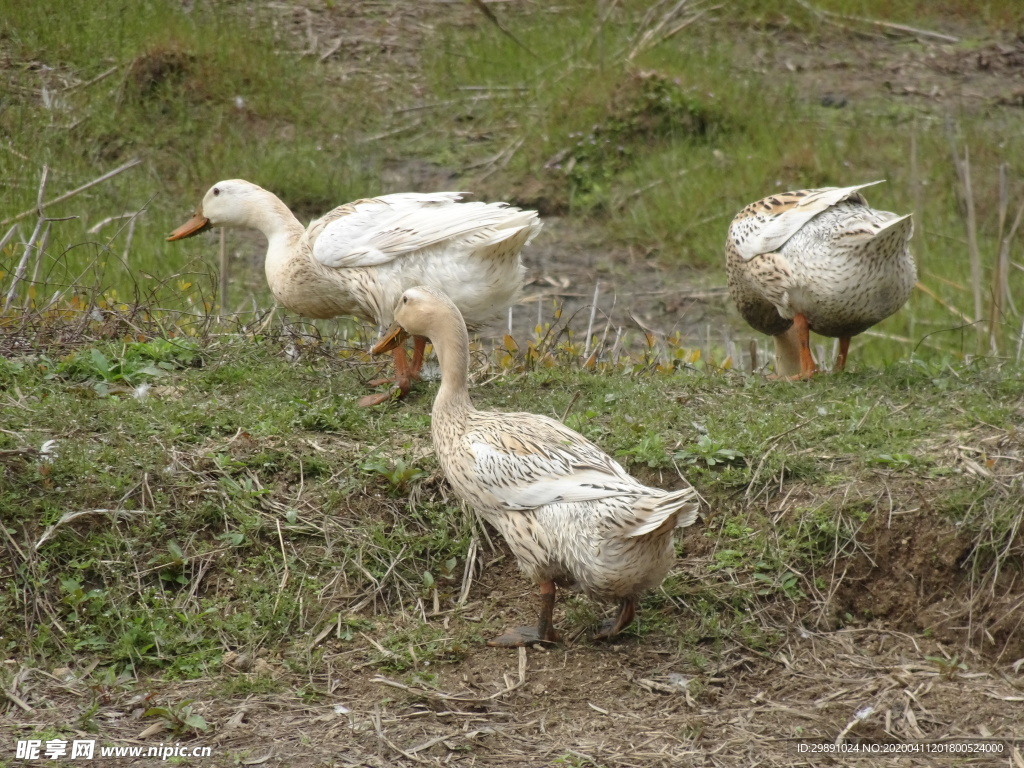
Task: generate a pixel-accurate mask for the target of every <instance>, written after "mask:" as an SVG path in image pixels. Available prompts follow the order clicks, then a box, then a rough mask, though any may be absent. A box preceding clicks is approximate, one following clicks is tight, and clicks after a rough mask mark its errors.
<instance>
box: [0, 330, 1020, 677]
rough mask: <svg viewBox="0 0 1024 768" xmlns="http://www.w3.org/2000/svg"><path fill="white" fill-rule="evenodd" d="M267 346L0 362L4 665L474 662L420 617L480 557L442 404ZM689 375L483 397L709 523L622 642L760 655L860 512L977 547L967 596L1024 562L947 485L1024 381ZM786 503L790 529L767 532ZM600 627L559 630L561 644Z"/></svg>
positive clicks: (1009, 538) (508, 378)
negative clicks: (456, 490) (326, 637)
mask: <svg viewBox="0 0 1024 768" xmlns="http://www.w3.org/2000/svg"><path fill="white" fill-rule="evenodd" d="M281 343H283V342H277V341H274V340H270V339H268V340H264V341H262V342H261V341H257V340H252V339H245V338H232V337H221V338H218V339H211V340H209V341H200V340H195V341H191V342H189V343H188V344H187V345H182V346H174V345H169V344H165V343H163V342H160V343H154V342H151V343H139V344H134V345H124V344H120V345H113V344H102V343H101V344H96V345H94V346H90V347H86V348H81V349H76V350H74V351H72V352H70V353H69V354H67V355H64V356H63V357H59V356H57V355H55V354H50V355H39V354H30V355H25V356H21V357H15V358H13V359H9V360H3V361H0V391H3V392H4V393H6V396H7V402H8V405H5V406H4V430H3V431H2V432H0V472H2V475H0V477H2V480H3V482H2V483H0V510H3V525H4V530H5V534H4V542H5V543H4V547H5V549H6V550H7V552H8V553H9V554H10V557H9V558H8V559H7V560H6V564H5V566H3V568H2V569H0V575H2V577H3V578H2V584H3V587H2V588H0V608H2V610H0V617H3V619H2V621H3V625H2V626H0V636H2V637H3V638H5V640H4V643H5V649H6V650H7V651H8V652H9V653H13V652H15V651H16V650H17V651H19V652H21V653H24V654H26V655H27V656H28V657H29V658H32V659H33V660H34V661H35V662H36V663H41V664H50V665H53V664H56V663H59V662H66V661H67V660H68V659H69V658H71V657H74V656H76V655H78V654H81V653H88V654H90V656H91V657H92V658H97V659H100V660H101V661H102V663H103V664H104V665H105V666H107V667H110V668H113V669H129V670H134V671H136V672H143V671H157V670H159V671H160V673H161V674H164V675H167V676H170V677H186V678H188V677H195V676H201V675H204V674H208V673H210V671H211V667H215V666H216V665H217V664H218V663H219V660H220V659H221V657H222V655H223V654H224V653H225V652H226V651H229V650H235V649H238V650H246V649H249V650H252V649H256V648H260V647H267V646H282V647H288V648H292V649H293V654H297V655H295V660H294V662H293V663H295V664H298V665H299V667H300V668H306V667H308V666H309V665H314V666H315V665H316V664H317V661H316V654H313V655H309V654H308V652H307V651H303V650H302V649H303V648H305V647H306V646H308V644H309V643H310V642H311V639H312V637H313V636H314V635H316V634H317V633H318V632H319V631H320V630H321V629H322V628H324V627H325V626H326V627H330V626H332V625H333V624H335V623H336V624H337V629H332V630H331V635H332V637H337V638H338V640H339V641H340V642H342V643H348V644H355V646H356V647H359V648H363V649H364V651H363V652H364V653H365V654H367V662H368V663H370V664H375V665H378V666H379V667H380V668H382V669H388V670H392V671H407V670H413V669H423V664H424V662H427V661H429V662H433V663H442V664H443V663H446V662H451V661H453V660H457V659H459V658H461V657H462V655H463V654H464V653H465V652H466V648H468V647H470V646H472V645H473V644H475V643H477V642H479V640H480V637H479V628H478V627H477V626H475V625H472V624H463V623H459V622H458V621H456V622H455V623H453V625H452V626H451V627H450V628H448V629H445V630H443V631H442V630H441V629H440V628H439V627H437V626H433V625H428V626H421V624H420V622H419V621H418V619H417V618H416V617H417V616H418V615H419V612H420V611H421V610H422V608H420V607H418V606H431V605H433V604H434V601H435V600H436V601H437V605H438V606H439V607H440V608H441V609H442V610H447V609H449V608H451V607H452V606H453V603H454V601H455V599H456V598H457V596H458V593H459V591H460V587H461V579H462V571H463V567H464V563H465V558H466V556H467V550H468V545H469V539H470V536H471V531H472V523H471V518H470V517H468V516H467V515H465V514H464V513H463V511H462V510H461V509H459V508H458V507H457V506H455V505H453V502H452V501H451V499H450V495H449V492H448V491H447V490H446V489H445V486H444V485H443V483H442V482H441V481H440V474H439V468H438V465H437V460H436V458H435V457H434V455H433V453H432V451H431V448H430V438H429V419H427V418H426V411H427V409H428V408H429V402H430V399H431V397H432V393H433V390H434V387H435V386H436V385H422V386H421V387H420V388H419V389H418V390H417V393H415V394H414V395H413V397H412V398H411V399H410V400H409V401H407V402H405V403H402V404H401V405H399V406H397V407H393V408H386V409H378V410H366V409H361V408H358V407H357V406H356V405H355V400H356V398H357V395H359V394H360V393H361V392H362V391H363V385H362V384H361V383H360V378H359V375H358V374H359V373H360V370H359V368H358V367H357V366H354V365H353V364H351V363H345V362H338V360H337V358H335V357H333V356H331V355H319V354H316V353H315V352H314V351H313V350H310V351H309V353H308V354H307V356H306V357H305V358H303V361H302V362H300V363H299V364H298V365H292V364H289V363H287V362H285V360H284V359H283V356H282V355H281V354H280V349H281V346H280V345H281ZM99 360H102V361H103V362H102V364H98V363H97V361H99ZM115 369H116V370H119V371H122V372H123V375H122V378H120V379H118V380H117V381H116V382H115V383H114V384H113V385H111V383H110V381H109V379H110V371H111V370H115ZM150 369H152V371H153V372H158V375H154V374H153V373H152V372H150ZM697 369H698V370H695V371H692V372H685V371H679V372H675V373H657V372H648V373H635V374H632V375H629V374H628V373H627V372H626V371H623V370H620V371H618V373H617V375H610V373H611V372H609V373H602V372H599V371H596V372H591V371H586V370H581V369H579V368H574V367H569V366H558V367H554V368H549V369H542V370H538V371H534V372H526V371H518V372H517V371H511V372H507V373H505V374H503V375H500V376H498V378H496V379H495V380H494V381H492V382H491V383H490V384H489V385H488V386H487V387H482V388H478V389H477V390H476V391H475V393H474V396H475V397H476V399H477V401H478V404H479V405H480V406H481V407H491V408H499V409H502V410H520V409H528V410H529V409H536V402H537V393H543V401H544V403H545V409H546V410H547V411H548V412H550V413H553V414H556V415H560V414H561V413H564V412H565V411H566V409H568V410H569V415H568V418H567V422H568V423H569V424H571V425H573V426H574V427H575V428H577V429H579V430H580V431H582V432H583V433H584V434H586V435H588V436H590V437H591V438H592V439H594V440H596V441H597V442H598V443H599V444H600V445H601V446H602V447H604V448H605V449H606V450H608V451H609V452H610V453H612V454H614V455H616V456H617V457H618V458H619V459H620V460H621V461H622V462H624V463H625V464H626V466H627V467H628V468H629V469H630V470H631V471H633V472H635V473H636V474H637V475H638V476H640V477H642V478H643V479H645V480H646V481H648V482H651V483H653V484H658V485H668V484H670V483H672V482H673V479H674V478H675V477H676V473H677V470H678V471H682V472H683V473H684V474H685V476H686V477H687V478H688V479H689V480H690V481H691V482H693V483H694V485H695V486H696V487H697V488H698V490H700V492H701V493H702V495H703V496H704V497H705V498H706V499H707V500H708V502H709V506H708V507H707V508H706V509H705V513H704V514H705V520H704V522H703V524H702V526H701V529H700V531H701V532H700V534H699V535H700V537H702V538H703V539H704V540H705V541H706V544H705V545H703V552H704V554H702V555H701V558H702V560H701V561H702V562H706V567H704V568H702V569H701V570H700V571H699V572H687V573H684V574H679V575H676V576H673V577H672V578H670V579H669V581H668V582H666V585H665V589H664V590H663V591H662V592H659V593H655V594H652V595H651V596H649V597H648V598H647V599H646V600H645V604H644V606H643V609H642V612H641V617H642V618H641V622H640V623H639V624H638V626H637V629H636V630H635V631H636V632H639V633H641V634H649V633H655V634H662V633H664V634H668V635H670V636H671V635H672V634H675V633H680V643H681V644H685V643H688V642H689V641H690V640H693V639H694V638H700V639H701V640H702V641H705V642H710V641H716V642H717V641H721V640H725V639H727V638H730V637H731V638H737V637H739V638H742V640H743V642H744V643H746V644H749V645H751V647H759V648H769V647H771V645H772V644H773V643H774V642H775V640H773V639H772V633H771V632H770V631H769V628H768V627H767V626H765V625H764V624H763V623H762V622H761V621H760V620H759V619H757V618H756V616H757V612H758V610H759V609H761V608H763V607H764V606H770V605H774V604H778V603H780V601H781V603H782V604H789V603H793V604H798V605H806V604H808V603H809V602H810V603H814V602H815V600H817V599H818V596H820V592H821V591H822V584H823V582H822V579H824V578H825V574H827V573H828V572H829V569H830V568H831V567H832V565H833V564H834V563H835V562H836V561H837V560H838V561H842V560H844V559H847V558H850V557H854V556H856V554H857V553H858V551H860V550H862V549H864V548H865V547H868V548H870V546H871V545H870V541H869V540H868V539H867V538H865V532H866V531H867V530H868V529H870V528H871V526H874V527H875V528H877V527H878V526H884V525H885V523H884V515H885V513H886V507H885V502H883V501H881V500H879V497H874V496H871V495H870V494H868V495H865V494H864V493H862V492H861V491H862V489H866V488H876V487H883V486H884V487H885V488H888V489H889V493H890V494H891V495H892V496H894V497H895V498H896V499H897V504H898V505H899V506H901V507H913V506H917V507H919V506H920V502H919V501H917V499H918V496H920V495H921V494H924V495H925V497H926V498H927V504H928V508H929V509H930V510H931V513H930V514H932V515H935V516H937V517H935V518H934V519H932V520H931V521H930V522H929V525H932V526H939V527H941V528H943V529H948V530H950V531H953V530H954V529H955V530H956V531H957V533H956V534H955V535H956V536H959V537H960V538H961V539H963V540H964V541H966V542H968V543H970V542H974V543H975V545H974V548H973V554H972V556H971V562H972V563H973V564H974V565H973V567H972V568H973V570H972V573H973V576H971V578H975V579H976V580H977V581H978V583H979V584H980V583H985V581H986V579H988V578H990V575H991V571H992V568H993V565H994V564H997V563H998V564H1006V563H1011V562H1019V558H1020V556H1021V554H1022V552H1021V551H1020V542H1019V540H1018V537H1016V534H1015V531H1016V530H1017V526H1019V522H1020V520H1019V518H1020V514H1021V512H1020V509H1019V503H1018V501H1017V500H1016V499H1015V498H1014V497H1013V493H1012V492H1011V490H1009V489H1008V487H1007V486H1005V483H1004V482H1003V481H1002V480H1000V479H999V477H998V476H997V477H995V478H985V477H979V476H976V475H974V474H971V473H968V472H964V471H963V470H962V467H961V465H960V464H959V463H958V461H957V459H956V458H955V456H956V454H955V447H956V446H958V445H960V444H966V445H968V446H978V445H982V443H979V442H978V440H977V438H978V437H979V435H978V434H977V430H978V429H979V425H985V424H993V425H999V424H1007V423H1012V421H1013V419H1015V418H1018V417H1019V409H1020V403H1021V401H1022V398H1024V383H1022V381H1021V379H1020V378H1019V377H1012V376H1010V377H1007V376H1005V375H1004V374H1003V373H1002V371H1000V370H999V369H998V368H997V367H993V366H991V365H988V364H980V363H976V364H974V365H971V366H964V365H956V366H949V365H947V366H941V367H939V366H931V365H929V364H927V363H924V362H919V361H914V362H912V363H907V364H899V365H897V366H894V367H892V368H890V369H889V370H886V371H884V372H871V373H862V374H851V375H846V376H838V377H823V378H821V379H818V380H815V381H812V382H810V383H807V384H803V385H799V386H794V385H789V384H781V385H780V384H770V383H766V382H764V381H763V380H761V379H760V378H752V377H744V376H740V375H738V374H727V375H723V374H720V373H716V372H715V369H708V370H707V371H706V372H705V371H704V370H703V367H702V366H700V365H698V366H697ZM243 372H244V373H245V376H244V377H243V376H242V373H243ZM143 385H148V388H146V387H145V386H143ZM257 393H258V395H257ZM300 393H301V394H300ZM765 403H771V407H770V408H765V407H763V405H764V404H765ZM652 414H657V416H656V418H654V417H653V416H652ZM993 434H995V433H993ZM972 435H973V437H972ZM1009 439H1011V440H1012V439H1014V438H1012V437H1011V438H1009ZM1016 439H1017V440H1018V442H1019V435H1018V437H1017V438H1016ZM50 440H53V441H55V442H54V443H53V444H51V447H50V448H48V449H47V450H46V451H45V452H43V451H41V450H40V449H41V447H42V446H43V444H44V443H46V442H47V441H50ZM1018 447H1019V446H1018ZM1013 450H1014V449H1013V447H1012V444H1007V445H1006V447H1005V448H1004V449H1003V451H1004V452H1008V453H1009V455H1013V454H1012V451H1013ZM980 460H981V461H984V459H983V458H982V459H980ZM994 461H996V464H995V465H994V466H995V467H996V470H999V468H1000V466H1001V465H999V464H998V460H994ZM783 481H784V484H785V487H786V488H787V489H790V490H795V491H796V492H797V494H798V498H799V499H800V502H799V504H797V505H796V506H795V507H793V508H792V509H790V510H789V511H788V512H787V516H786V517H785V519H784V520H782V521H781V522H780V521H778V520H775V519H773V514H776V513H777V511H776V510H775V506H776V505H777V504H778V503H779V502H780V499H781V497H782V496H783V495H784V492H783V490H782V488H783ZM69 512H81V513H84V514H81V515H80V516H77V517H74V518H71V519H67V518H66V515H67V513H69ZM44 533H46V534H47V536H46V537H45V541H44V542H43V543H42V545H41V546H39V547H38V549H37V548H36V547H35V543H36V542H38V541H39V540H40V539H41V538H43V536H44ZM683 562H684V563H685V562H686V560H685V559H684V561H683ZM243 606H244V607H243ZM594 608H595V606H593V604H591V603H589V601H586V600H581V599H575V600H568V601H567V602H566V603H565V611H566V615H567V616H568V617H569V620H570V623H571V624H573V625H576V624H578V623H582V624H584V625H586V624H589V623H591V622H592V621H594V620H595V619H596V615H595V614H594ZM427 610H432V609H430V608H428V609H427ZM374 617H376V618H374ZM498 620H499V621H500V620H501V619H500V617H498ZM367 622H369V623H367ZM496 628H497V627H495V629H496ZM366 635H370V636H373V637H376V638H378V642H379V643H380V645H381V647H380V648H378V647H375V646H370V645H368V644H367V643H366V642H365V640H364V638H365V636H366Z"/></svg>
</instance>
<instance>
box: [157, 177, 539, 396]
mask: <svg viewBox="0 0 1024 768" xmlns="http://www.w3.org/2000/svg"><path fill="white" fill-rule="evenodd" d="M465 194H467V193H465V192H432V193H416V192H404V193H398V194H391V195H382V196H381V197H374V198H367V199H362V200H355V201H353V202H350V203H346V204H344V205H341V206H339V207H337V208H335V209H334V210H332V211H330V212H329V213H327V214H326V215H324V216H322V217H320V218H319V219H316V220H314V221H313V222H311V223H310V224H309V226H308V227H306V228H305V229H303V227H302V224H301V223H300V222H299V220H298V219H297V218H296V217H295V215H294V214H293V213H292V212H291V210H289V208H288V206H286V205H285V204H284V203H283V202H282V201H281V199H280V198H278V197H277V195H275V194H274V193H273V192H270V191H268V190H266V189H263V188H262V187H260V186H258V185H256V184H253V183H252V182H249V181H245V180H244V179H228V180H225V181H219V182H217V183H216V184H214V185H213V186H212V187H211V188H210V189H209V191H207V193H206V195H205V196H204V197H203V201H202V204H201V205H200V206H199V208H198V209H197V210H196V212H195V214H194V215H193V216H192V217H191V218H190V219H189V220H188V221H186V222H185V223H184V224H182V225H181V226H180V227H178V228H177V229H175V230H174V231H173V232H172V233H171V234H170V235H169V236H168V237H167V240H168V241H176V240H182V239H184V238H187V237H192V236H194V235H197V234H199V233H200V232H203V231H204V230H206V229H208V228H210V227H235V228H241V229H256V230H259V231H260V232H262V233H263V235H264V236H265V237H266V238H267V254H266V258H265V262H264V269H265V272H266V276H267V283H268V284H269V285H270V290H271V292H272V293H273V294H274V298H275V299H276V300H277V302H278V303H279V304H281V305H283V306H284V307H286V308H287V309H289V310H291V311H293V312H297V313H298V314H300V315H304V316H306V317H312V318H318V319H323V318H331V317H338V316H342V315H351V316H354V317H357V318H359V319H360V320H364V321H367V322H370V323H375V324H377V325H378V326H379V327H381V328H385V327H387V326H388V325H390V324H391V322H392V310H393V309H394V306H395V302H396V301H397V300H398V297H399V296H401V295H402V292H403V291H404V290H405V289H406V288H410V287H412V286H415V285H420V284H425V285H434V286H439V287H443V288H444V289H445V290H446V291H448V292H449V293H450V295H451V297H452V300H453V301H455V302H456V304H457V305H458V306H459V308H460V310H461V311H462V312H463V313H464V315H465V317H466V319H467V322H469V323H470V325H471V326H473V327H477V326H479V325H482V324H484V323H486V322H488V321H490V320H492V319H494V318H495V317H498V316H499V315H500V314H501V313H502V312H504V311H506V310H507V309H508V307H509V306H511V305H512V304H513V303H514V302H515V301H516V300H517V299H518V297H519V294H520V292H521V290H522V285H523V278H524V275H525V271H526V270H525V267H524V266H523V263H522V259H521V256H520V251H521V250H522V248H523V247H524V246H525V245H526V244H527V243H529V242H530V241H531V240H532V239H533V238H534V237H535V236H536V235H537V233H538V232H539V231H540V229H541V221H540V219H539V217H538V214H537V212H536V211H527V210H520V209H519V208H516V207H513V206H509V205H507V204H506V203H500V202H499V203H485V202H476V201H473V202H459V201H460V200H461V198H462V196H463V195H465ZM425 349H426V339H423V338H421V337H416V338H415V339H414V344H413V358H412V363H411V364H410V363H409V360H408V357H407V356H406V353H405V350H404V349H402V348H396V349H395V351H394V366H395V375H394V379H393V381H394V382H395V384H397V392H384V393H377V394H373V395H368V396H366V397H364V398H362V399H361V400H360V401H359V403H360V405H363V406H372V405H379V404H380V403H383V402H386V401H388V400H390V399H391V398H392V396H394V395H397V396H398V397H402V396H404V395H405V394H406V393H407V392H408V391H409V389H410V387H411V384H412V381H414V380H415V379H417V378H418V377H419V374H420V368H421V366H422V364H423V357H424V352H425ZM391 380H392V379H382V380H376V381H371V382H370V384H371V386H376V385H379V384H382V383H386V382H388V381H391Z"/></svg>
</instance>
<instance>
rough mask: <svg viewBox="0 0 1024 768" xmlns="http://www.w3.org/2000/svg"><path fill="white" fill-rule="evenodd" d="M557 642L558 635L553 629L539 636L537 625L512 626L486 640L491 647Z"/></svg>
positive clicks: (515, 646) (513, 646) (551, 643)
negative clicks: (544, 635)
mask: <svg viewBox="0 0 1024 768" xmlns="http://www.w3.org/2000/svg"><path fill="white" fill-rule="evenodd" d="M557 642H558V636H557V635H556V634H555V632H554V630H551V631H549V632H548V633H547V636H546V637H541V636H540V632H538V631H537V627H513V628H512V629H510V630H509V631H508V632H506V633H504V634H502V635H498V636H497V637H495V638H493V639H491V640H488V641H487V644H488V645H489V646H491V647H492V648H520V647H526V648H529V647H530V646H533V645H554V644H555V643H557Z"/></svg>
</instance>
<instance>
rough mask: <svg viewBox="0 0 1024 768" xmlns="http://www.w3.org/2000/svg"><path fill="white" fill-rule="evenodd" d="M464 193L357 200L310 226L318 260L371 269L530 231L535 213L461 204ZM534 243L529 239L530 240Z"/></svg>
mask: <svg viewBox="0 0 1024 768" xmlns="http://www.w3.org/2000/svg"><path fill="white" fill-rule="evenodd" d="M462 194H463V193H461V192H438V193H435V194H416V193H404V194H395V195H385V196H383V197H378V198H372V199H366V200H357V201H355V202H353V203H348V204H346V205H343V206H341V207H339V208H336V209H335V210H333V211H331V212H330V213H329V214H327V215H326V216H324V217H322V218H320V219H318V220H316V221H314V222H313V223H311V224H310V225H309V228H308V230H307V237H308V238H309V240H310V242H311V243H312V246H313V258H315V259H316V260H317V261H318V262H320V263H321V264H323V265H324V266H325V267H331V268H335V269H340V268H347V267H371V266H379V265H381V264H387V263H388V262H390V261H393V260H394V259H395V258H397V257H399V256H402V255H405V254H408V253H413V252H416V251H419V250H422V249H424V248H429V247H431V246H435V245H439V244H441V243H445V242H448V241H457V242H453V245H454V246H457V247H458V248H461V249H463V250H465V251H469V252H472V251H475V250H477V249H479V248H483V247H486V246H489V245H495V244H497V243H499V242H502V241H504V240H507V239H508V238H510V237H511V236H512V235H514V234H515V233H516V232H518V231H520V230H522V229H524V228H527V227H530V228H532V231H531V237H532V235H533V234H535V232H536V231H538V230H539V229H540V222H539V220H538V219H537V214H536V212H535V211H521V210H520V209H518V208H513V207H510V206H508V205H506V204H505V203H482V202H469V203H458V202H457V201H458V200H459V199H460V197H461V195H462ZM527 242H528V240H527Z"/></svg>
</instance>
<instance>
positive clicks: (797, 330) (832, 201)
mask: <svg viewBox="0 0 1024 768" xmlns="http://www.w3.org/2000/svg"><path fill="white" fill-rule="evenodd" d="M880 183H881V182H879V181H873V182H871V183H869V184H858V185H857V186H854V187H825V188H822V189H803V190H800V191H798V192H783V193H780V194H777V195H771V196H770V197H766V198H764V199H763V200H758V201H757V202H756V203H751V204H750V205H748V206H747V207H746V208H744V209H743V210H742V211H740V212H739V213H738V214H737V215H736V218H735V219H733V221H732V224H730V225H729V236H728V239H727V240H726V244H725V255H726V271H727V272H728V276H729V292H730V293H731V294H732V297H733V300H734V301H735V302H736V306H737V307H738V308H739V310H740V314H742V315H743V318H744V319H745V320H746V321H747V322H748V323H750V324H751V325H752V326H753V327H754V328H755V329H756V330H758V331H761V332H762V333H767V334H769V335H771V336H774V337H775V350H776V356H777V359H778V366H777V367H778V373H779V374H780V375H782V376H786V377H789V378H800V379H804V378H808V377H809V376H811V375H813V374H814V372H815V371H816V370H817V366H816V365H815V363H814V358H813V357H812V356H811V350H810V341H809V338H808V331H814V332H815V333H820V334H821V335H823V336H833V337H838V338H839V356H838V357H837V358H836V364H835V370H837V371H841V370H843V368H844V367H845V366H846V357H847V354H848V352H849V349H850V337H851V336H855V335H856V334H858V333H863V332H864V331H866V330H867V329H868V328H870V327H871V326H872V325H874V324H875V323H879V322H881V321H882V320H884V319H885V318H887V317H888V316H889V315H891V314H893V313H894V312H896V311H897V310H899V308H900V307H902V306H903V305H904V303H906V301H907V299H908V298H909V297H910V293H911V291H912V290H913V289H914V282H915V281H916V280H917V269H916V267H915V266H914V259H913V257H912V256H911V255H910V248H909V247H908V245H907V244H908V242H909V241H910V238H911V236H912V235H913V232H914V224H913V222H912V221H911V218H910V214H907V215H906V216H897V215H896V214H895V213H890V212H889V211H879V210H876V209H874V208H871V207H869V206H868V203H867V200H865V199H864V196H863V195H861V194H860V192H859V191H858V190H861V189H863V188H864V187H870V186H872V185H874V184H880Z"/></svg>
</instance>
